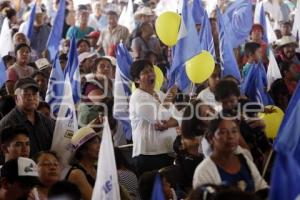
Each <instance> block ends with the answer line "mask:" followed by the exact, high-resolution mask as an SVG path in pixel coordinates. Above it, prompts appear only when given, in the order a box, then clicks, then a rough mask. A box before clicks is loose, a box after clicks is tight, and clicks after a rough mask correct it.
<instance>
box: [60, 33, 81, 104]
mask: <svg viewBox="0 0 300 200" xmlns="http://www.w3.org/2000/svg"><path fill="white" fill-rule="evenodd" d="M67 74H69V77H70V81H71V85H72V90H73V101H74V103H75V104H76V103H78V102H79V101H80V98H81V85H80V84H81V81H80V72H79V62H78V53H77V45H76V36H75V34H73V35H72V38H71V44H70V51H69V56H68V62H67V65H66V68H65V71H64V75H65V77H66V76H67Z"/></svg>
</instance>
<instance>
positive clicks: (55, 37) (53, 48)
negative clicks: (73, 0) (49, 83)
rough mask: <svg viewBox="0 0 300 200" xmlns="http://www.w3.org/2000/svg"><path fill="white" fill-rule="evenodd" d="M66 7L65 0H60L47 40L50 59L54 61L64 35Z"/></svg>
mask: <svg viewBox="0 0 300 200" xmlns="http://www.w3.org/2000/svg"><path fill="white" fill-rule="evenodd" d="M65 9H66V2H65V0H60V2H59V7H58V11H57V14H56V17H55V19H54V23H53V27H52V29H51V32H50V35H49V38H48V41H47V49H48V51H49V57H50V61H53V60H54V59H55V55H56V54H57V52H58V48H59V43H60V40H61V37H62V33H63V26H64V21H65Z"/></svg>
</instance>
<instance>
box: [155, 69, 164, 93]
mask: <svg viewBox="0 0 300 200" xmlns="http://www.w3.org/2000/svg"><path fill="white" fill-rule="evenodd" d="M154 72H155V86H154V89H155V90H160V88H161V86H162V84H163V82H164V74H163V73H162V71H161V69H160V68H159V67H157V66H156V65H154Z"/></svg>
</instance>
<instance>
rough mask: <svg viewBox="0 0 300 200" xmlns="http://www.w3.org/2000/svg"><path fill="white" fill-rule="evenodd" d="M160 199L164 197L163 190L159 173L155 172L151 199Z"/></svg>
mask: <svg viewBox="0 0 300 200" xmlns="http://www.w3.org/2000/svg"><path fill="white" fill-rule="evenodd" d="M162 199H165V195H164V192H163V187H162V181H161V178H160V175H159V174H157V175H156V177H155V181H154V186H153V190H152V197H151V200H162Z"/></svg>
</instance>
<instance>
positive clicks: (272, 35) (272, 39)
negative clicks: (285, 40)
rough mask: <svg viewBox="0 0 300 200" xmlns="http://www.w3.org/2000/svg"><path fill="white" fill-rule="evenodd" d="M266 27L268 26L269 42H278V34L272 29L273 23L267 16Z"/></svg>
mask: <svg viewBox="0 0 300 200" xmlns="http://www.w3.org/2000/svg"><path fill="white" fill-rule="evenodd" d="M266 25H267V27H266V28H267V37H268V42H269V44H270V43H273V42H275V41H276V40H277V37H276V34H275V31H274V29H273V28H272V25H271V22H270V20H269V17H268V16H266Z"/></svg>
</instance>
